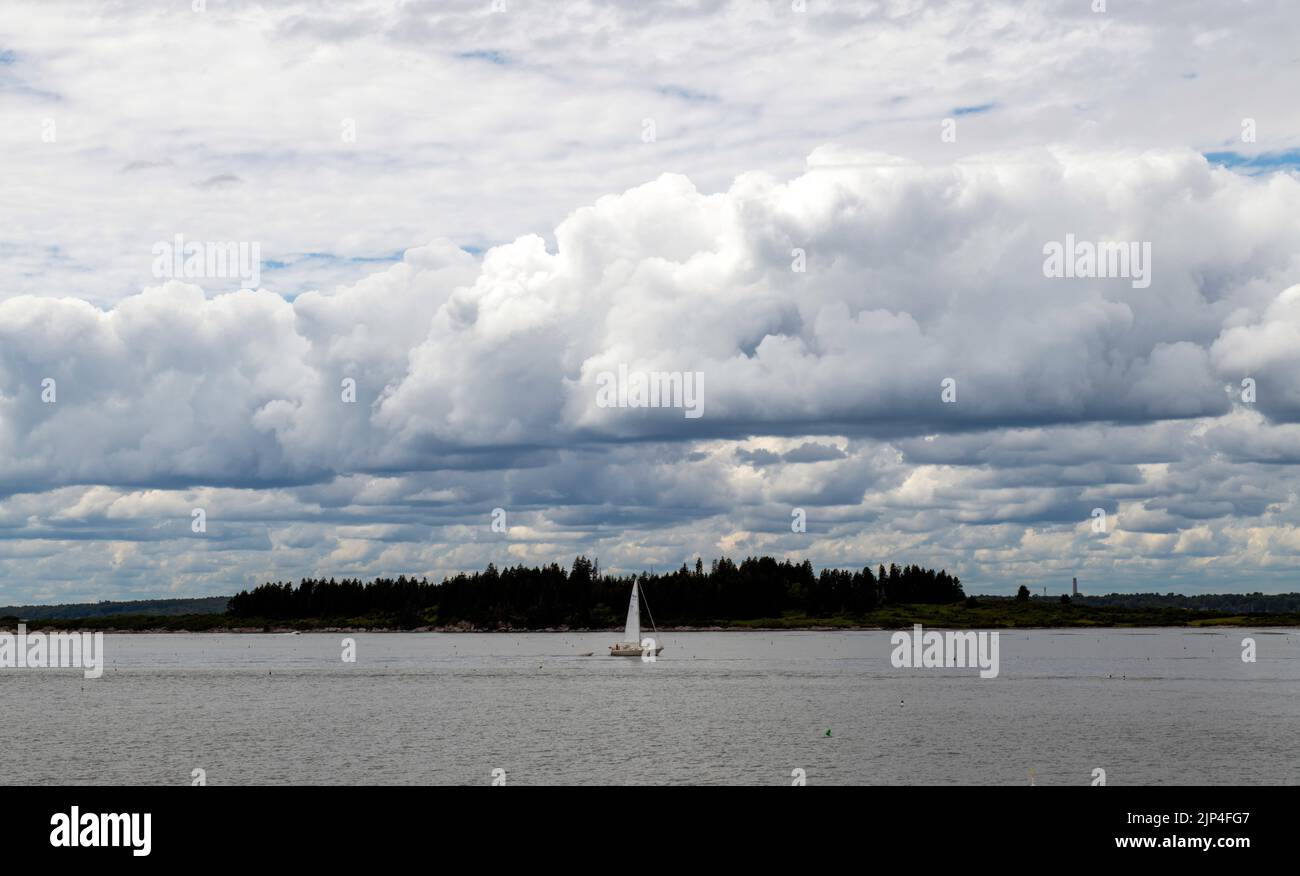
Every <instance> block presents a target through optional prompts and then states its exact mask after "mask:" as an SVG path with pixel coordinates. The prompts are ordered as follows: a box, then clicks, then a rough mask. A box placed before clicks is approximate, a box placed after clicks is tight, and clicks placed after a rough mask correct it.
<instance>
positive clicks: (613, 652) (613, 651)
mask: <svg viewBox="0 0 1300 876" xmlns="http://www.w3.org/2000/svg"><path fill="white" fill-rule="evenodd" d="M663 649H664V646H663V645H660V646H658V647H657V648H643V647H641V646H640V645H629V644H627V643H625V642H620V643H619V644H617V645H610V646H609V656H611V657H641V656H644V655H646V654H650V655H651V656H654V657H658V656H659V652H661V651H663Z"/></svg>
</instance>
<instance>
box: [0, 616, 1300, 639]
mask: <svg viewBox="0 0 1300 876" xmlns="http://www.w3.org/2000/svg"><path fill="white" fill-rule="evenodd" d="M1221 620H1224V621H1225V622H1223V623H1215V622H1214V619H1205V620H1198V621H1196V622H1192V623H1180V624H1171V623H1170V624H1158V623H1115V624H1087V625H1045V626H1041V625H1024V626H1006V625H1001V626H998V625H982V624H967V625H962V626H954V625H952V624H935V623H921V622H920V621H916V622H914V623H920V624H921V625H922V626H923V627H925V628H926V629H927V630H931V629H932V630H988V631H993V632H1002V631H1007V632H1015V631H1020V630H1024V631H1040V632H1041V631H1065V630H1073V631H1079V632H1089V631H1092V630H1178V629H1185V630H1210V631H1219V630H1222V631H1228V630H1259V629H1278V630H1295V629H1300V622H1295V621H1292V622H1291V623H1286V622H1279V620H1276V619H1259V620H1261V621H1262V622H1259V623H1242V622H1240V621H1239V619H1237V618H1224V619H1221ZM912 626H913V622H909V623H905V624H898V625H893V626H880V625H861V626H826V625H820V626H777V627H761V626H753V627H751V626H727V627H724V626H681V627H664V628H663V629H661V630H659V631H658V632H660V633H871V632H887V631H896V630H906V629H909V628H910V627H912ZM25 627H26V630H27V634H28V635H31V634H32V633H111V634H113V635H191V636H204V635H261V636H287V635H300V636H308V635H315V634H331V635H337V634H340V633H342V634H348V635H350V634H355V633H408V634H409V633H417V634H421V635H424V634H478V635H483V634H491V635H519V634H529V635H534V634H540V633H546V634H552V635H571V634H582V635H588V634H595V633H607V634H609V635H610V636H614V637H618V636H619V635H620V634H621V632H622V631H621V630H620V629H617V628H615V629H557V628H545V629H526V628H505V629H502V628H465V627H415V628H412V629H405V630H404V629H393V628H391V627H364V626H361V627H355V626H329V627H316V628H313V629H307V630H302V629H295V628H293V627H269V628H268V627H261V626H257V627H212V628H209V629H202V630H187V629H168V628H166V627H151V628H144V629H140V628H135V629H132V628H126V627H88V626H59V627H51V626H45V625H35V626H34V625H31V624H25ZM14 632H16V628H13V629H10V628H0V634H3V633H14Z"/></svg>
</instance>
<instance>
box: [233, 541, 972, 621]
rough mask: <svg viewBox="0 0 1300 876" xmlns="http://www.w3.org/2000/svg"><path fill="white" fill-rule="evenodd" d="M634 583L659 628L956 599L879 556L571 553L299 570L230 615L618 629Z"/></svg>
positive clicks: (929, 572)
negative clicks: (538, 559) (426, 566)
mask: <svg viewBox="0 0 1300 876" xmlns="http://www.w3.org/2000/svg"><path fill="white" fill-rule="evenodd" d="M633 581H636V582H638V583H639V584H640V585H641V589H642V591H643V592H644V593H645V594H646V599H647V603H648V605H649V612H650V614H649V615H647V614H646V613H645V612H643V613H642V623H643V624H647V621H648V620H649V617H650V616H652V617H653V619H654V621H655V623H656V624H659V625H662V626H687V625H706V624H709V623H713V622H718V621H728V620H749V619H757V618H769V617H770V618H777V617H781V616H782V615H783V614H785V613H787V612H790V613H802V614H804V615H806V616H807V617H810V618H817V617H835V616H845V615H850V616H856V615H864V614H867V613H869V612H871V611H874V610H876V609H877V608H879V607H881V606H885V605H890V604H910V603H926V604H942V603H950V602H959V601H961V600H962V599H964V598H965V594H964V593H963V592H962V588H961V581H960V580H959V579H958V578H957V577H956V576H954V575H949V574H948V573H947V572H945V571H942V570H941V571H935V570H934V569H923V568H921V567H920V566H903V567H900V566H897V565H894V564H890V566H889V568H888V569H886V568H885V567H884V566H883V565H880V566H878V567H877V569H876V571H875V572H873V571H872V570H871V567H870V566H868V567H865V568H862V569H854V570H845V569H823V570H822V571H821V572H820V573H819V574H814V573H813V567H812V563H810V562H809V561H807V560H804V561H803V562H801V563H794V562H791V561H790V560H781V561H778V560H776V559H775V558H773V557H748V558H746V559H745V560H744V561H742V562H741V563H739V564H737V563H735V562H733V561H732V560H730V559H727V558H726V557H722V558H720V559H717V560H714V561H713V562H712V564H711V565H710V566H709V567H708V568H707V569H706V568H705V567H704V562H703V560H702V559H698V558H697V559H696V561H695V566H694V568H691V567H690V566H688V565H687V564H685V563H683V564H682V567H681V568H680V569H678V570H676V571H674V572H670V573H663V574H656V573H647V572H642V573H641V574H640V575H628V576H620V575H608V574H604V573H602V572H601V570H600V564H599V562H598V561H592V560H590V559H588V558H587V557H582V556H580V557H577V558H576V559H574V561H573V566H572V568H570V569H568V570H567V571H566V570H565V569H564V568H563V567H562V566H560V565H558V564H556V563H552V564H550V565H547V566H541V567H526V566H514V567H508V568H504V569H498V568H497V567H496V566H495V565H494V564H489V565H488V567H487V568H486V569H485V570H484V571H482V572H474V573H473V574H468V575H467V574H464V573H461V574H458V575H455V576H453V577H448V578H445V579H444V580H443V581H442V582H441V583H431V582H430V581H429V580H428V579H426V578H420V579H416V578H408V577H406V576H399V577H397V578H377V579H375V580H373V581H370V582H368V583H362V582H361V581H360V580H358V579H354V578H353V579H344V580H341V581H336V580H335V579H333V578H330V579H329V580H324V579H312V578H304V579H303V580H302V581H300V582H299V583H298V584H297V585H294V584H293V583H291V582H275V583H272V582H268V583H266V584H263V585H261V586H259V587H256V588H254V589H253V590H251V591H249V590H245V591H242V592H240V593H239V594H237V595H236V596H233V597H231V600H230V604H229V607H228V610H227V611H228V614H229V615H231V616H233V617H235V618H259V619H266V620H289V619H300V618H363V617H378V616H383V617H388V618H392V619H395V621H396V623H397V625H398V626H404V627H408V628H410V627H416V626H423V625H438V626H455V625H457V624H468V625H471V626H474V627H479V628H484V627H487V628H491V627H505V626H509V627H514V628H523V629H539V628H553V627H560V626H567V627H570V628H589V629H592V628H602V627H615V626H621V625H622V623H623V621H624V619H625V617H626V615H627V605H628V597H629V595H630V593H631V588H632V582H633Z"/></svg>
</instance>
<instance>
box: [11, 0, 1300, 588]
mask: <svg viewBox="0 0 1300 876" xmlns="http://www.w3.org/2000/svg"><path fill="white" fill-rule="evenodd" d="M1094 5H1095V4H1094V2H1093V0H1057V2H1040V3H1004V2H920V0H908V2H904V0H897V2H894V0H876V2H833V0H807V2H806V4H805V3H801V2H799V0H795V2H791V0H773V2H721V0H718V2H708V0H699V2H684V0H683V2H677V3H663V4H654V5H652V6H651V5H646V4H641V3H630V2H629V3H625V4H620V3H597V4H586V3H583V2H575V0H566V2H564V3H543V2H540V0H504V2H498V3H496V4H494V3H493V2H492V0H464V2H446V0H439V2H406V3H390V2H384V3H366V2H347V3H342V2H339V3H330V2H313V3H279V2H276V3H264V4H261V3H244V2H235V0H230V2H225V0H207V2H206V4H204V3H202V2H194V3H191V2H190V0H185V2H179V0H177V2H151V0H139V2H120V3H117V2H113V3H62V2H43V3H36V2H31V3H23V2H15V3H5V4H4V5H3V6H2V7H0V150H2V151H0V155H2V156H3V161H2V162H0V603H4V602H34V601H71V600H83V599H110V598H111V599H121V598H143V597H153V596H191V595H206V594H220V593H230V592H233V591H236V590H238V589H241V588H244V587H247V586H251V585H253V584H256V583H259V582H261V581H264V580H268V579H272V580H275V579H296V578H298V577H301V576H304V575H318V574H323V575H327V576H328V575H332V576H353V575H356V576H364V577H369V576H375V575H396V574H399V573H407V574H416V575H429V576H431V577H441V576H442V575H444V574H447V573H450V572H454V571H457V570H462V569H474V568H481V567H482V566H483V565H485V564H486V563H487V562H489V561H492V562H496V563H497V564H498V565H502V564H510V563H515V562H525V563H537V562H551V561H557V562H561V563H563V564H565V565H567V564H568V563H570V562H571V561H572V558H573V557H574V556H575V555H576V554H579V553H586V554H588V555H593V556H598V557H599V559H600V561H601V563H602V565H603V566H604V567H606V568H609V569H616V570H624V571H626V570H640V569H642V568H648V567H651V566H653V567H655V568H657V569H663V568H665V567H671V566H677V565H680V564H681V563H682V562H683V561H685V560H690V561H692V562H693V560H694V557H695V556H696V555H702V556H704V557H705V558H706V561H707V559H708V558H711V557H714V556H717V555H719V554H724V553H725V554H727V555H729V556H732V557H737V558H739V557H743V556H745V555H748V554H758V553H768V554H775V555H783V556H790V557H793V558H798V559H802V558H804V557H807V558H809V559H811V560H812V561H813V563H814V564H815V565H817V566H861V565H864V564H872V565H875V564H877V563H880V562H884V563H889V562H899V563H912V562H915V563H920V564H923V565H927V566H937V567H944V568H947V569H949V570H950V571H954V572H955V573H956V574H958V575H960V576H961V578H962V579H963V581H964V582H965V583H966V586H967V589H968V590H969V591H974V592H987V593H1007V592H1012V591H1014V589H1015V588H1016V587H1017V586H1018V585H1020V584H1022V583H1024V584H1027V585H1029V586H1030V587H1032V588H1035V589H1037V588H1038V587H1040V586H1042V585H1047V586H1048V587H1049V591H1051V592H1062V591H1063V590H1066V589H1068V587H1069V581H1070V578H1071V577H1072V576H1076V575H1077V576H1078V577H1079V579H1080V588H1081V589H1082V590H1084V591H1085V592H1094V593H1096V592H1109V591H1121V592H1122V591H1133V590H1158V591H1161V592H1166V591H1171V590H1173V591H1181V592H1188V593H1193V592H1200V591H1242V590H1247V591H1249V590H1262V591H1265V592H1271V591H1292V590H1297V589H1300V584H1298V583H1297V579H1298V578H1300V531H1298V530H1297V528H1296V527H1297V524H1298V523H1300V498H1298V494H1300V476H1297V471H1298V470H1297V467H1296V466H1297V464H1298V463H1300V174H1298V173H1297V168H1300V112H1297V109H1296V102H1295V100H1296V90H1295V85H1294V83H1295V82H1296V81H1300V69H1298V68H1300V47H1297V43H1296V41H1295V39H1294V35H1295V33H1296V30H1297V28H1296V25H1297V24H1298V23H1300V11H1297V10H1296V8H1295V6H1294V4H1293V3H1291V2H1289V0H1218V2H1200V0H1186V2H1181V3H1179V4H1178V5H1177V10H1176V11H1175V10H1174V9H1173V7H1171V6H1170V5H1169V4H1167V3H1154V2H1153V3H1146V2H1136V0H1109V2H1108V3H1106V4H1102V5H1105V6H1107V7H1108V8H1107V9H1106V10H1105V11H1094V9H1093V6H1094ZM177 235H180V236H182V239H183V241H185V242H190V243H192V242H196V241H197V242H200V243H203V242H226V241H231V242H237V243H241V244H243V245H244V246H245V247H246V251H250V252H251V249H252V247H253V246H255V247H256V251H257V258H258V260H257V267H258V269H259V270H258V271H257V276H256V277H255V278H250V276H249V275H248V274H247V273H246V272H245V273H238V272H234V271H231V270H227V271H226V272H225V273H224V274H222V273H221V272H220V271H218V272H213V273H215V274H216V275H211V276H210V275H204V276H200V277H195V276H187V275H185V274H184V272H183V271H182V272H180V275H179V276H178V275H177V272H176V271H175V270H174V267H175V263H174V262H173V261H171V260H170V259H165V258H164V259H160V258H159V257H158V253H159V251H160V250H159V247H160V246H162V247H164V248H165V247H166V246H169V245H173V242H174V241H175V240H176V238H177ZM1067 236H1072V237H1070V238H1069V239H1073V240H1076V241H1088V242H1125V243H1126V245H1127V243H1129V242H1131V243H1133V244H1135V245H1136V246H1137V251H1138V252H1141V251H1142V248H1143V247H1149V252H1150V260H1149V262H1148V263H1147V264H1146V265H1145V270H1146V271H1147V272H1148V276H1147V280H1148V281H1149V282H1144V281H1142V280H1141V279H1140V278H1138V277H1128V276H1121V277H1106V276H1091V277H1090V276H1075V277H1049V276H1046V273H1048V272H1047V271H1045V255H1044V252H1045V247H1046V246H1048V245H1049V244H1051V243H1053V242H1060V243H1062V244H1064V242H1065V241H1066V240H1067ZM162 251H164V252H165V251H166V250H165V249H164V250H162ZM1080 273H1086V271H1081V272H1080ZM250 279H255V281H254V282H250ZM250 286H253V287H255V288H248V287H250ZM620 366H623V367H625V368H626V369H628V372H629V373H644V372H651V371H656V372H680V373H683V374H687V373H689V374H692V375H694V374H701V375H703V377H702V378H701V380H702V385H703V395H702V404H701V405H700V408H699V409H700V411H701V413H702V415H701V416H698V417H687V416H684V411H683V410H681V409H673V408H644V407H642V408H631V407H617V406H615V407H610V406H602V405H601V404H599V403H598V387H599V383H600V381H601V379H602V378H601V375H602V374H606V375H608V374H616V373H618V370H619V368H620ZM353 384H354V385H355V401H349V400H347V394H348V391H347V389H348V387H349V386H350V385H353ZM944 387H948V388H949V389H948V390H947V391H945V389H944ZM196 509H201V510H202V512H203V520H204V521H205V525H206V528H205V530H204V531H199V532H196V531H195V528H196V523H195V517H194V512H195V510H196ZM494 509H502V511H504V521H505V523H506V526H505V532H500V531H495V530H494V529H493V527H492V522H493V519H494V515H493V511H494ZM1094 509H1101V511H1102V512H1104V514H1105V517H1104V519H1103V518H1101V517H1099V516H1096V513H1095V511H1094ZM500 516H501V515H500V514H498V515H497V517H498V519H499V518H500ZM801 517H802V518H803V519H805V520H806V531H804V532H798V531H794V530H795V529H797V528H798V527H797V526H795V525H793V524H795V523H797V521H798V519H800V518H801ZM499 528H500V527H498V529H499Z"/></svg>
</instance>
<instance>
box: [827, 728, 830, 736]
mask: <svg viewBox="0 0 1300 876" xmlns="http://www.w3.org/2000/svg"><path fill="white" fill-rule="evenodd" d="M826 735H827V736H830V735H831V731H830V728H827V730H826Z"/></svg>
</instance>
